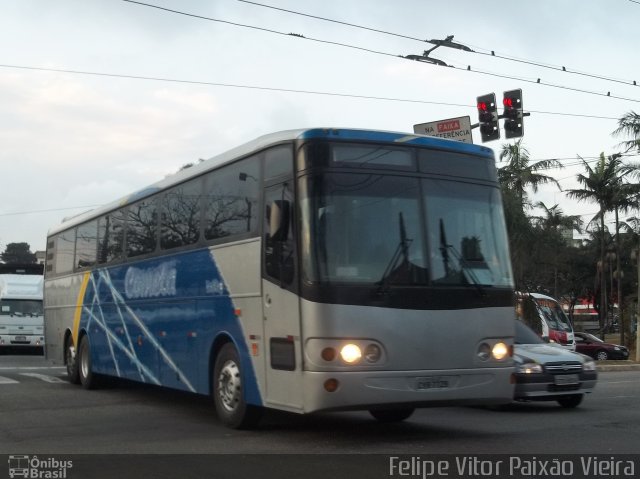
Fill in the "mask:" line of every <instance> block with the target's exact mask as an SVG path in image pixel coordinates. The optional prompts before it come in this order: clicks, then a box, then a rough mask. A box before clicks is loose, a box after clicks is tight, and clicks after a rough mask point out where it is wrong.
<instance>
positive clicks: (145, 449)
mask: <svg viewBox="0 0 640 479" xmlns="http://www.w3.org/2000/svg"><path fill="white" fill-rule="evenodd" d="M64 378H65V371H64V369H63V368H54V367H51V366H49V365H48V364H47V363H46V361H45V360H44V359H43V358H42V357H41V356H22V355H21V356H6V355H5V356H0V411H1V416H0V453H3V454H38V455H40V456H42V455H46V454H49V455H51V454H62V455H64V454H75V455H77V454H101V455H103V454H250V455H255V454H269V455H272V454H341V455H345V454H346V455H362V454H381V455H393V454H398V455H420V456H424V455H437V454H459V455H460V454H462V455H478V454H522V455H527V454H551V455H562V454H582V455H599V456H603V455H609V456H610V455H614V454H615V455H618V454H635V453H637V452H638V450H639V449H638V444H639V438H640V433H639V432H638V431H640V371H621V372H609V371H607V372H601V373H600V375H599V380H598V385H597V387H596V389H595V391H594V392H593V393H592V394H591V395H589V396H587V397H586V399H585V400H584V401H583V403H582V405H581V406H580V407H578V408H577V409H574V410H567V409H563V408H560V407H559V406H558V405H557V404H556V403H555V402H549V403H527V404H513V405H510V406H508V407H506V408H504V409H502V410H492V409H485V408H469V407H467V408H461V407H455V408H453V407H452V408H433V409H422V410H418V411H417V412H416V413H415V414H414V415H413V416H412V417H411V418H410V419H409V420H407V421H405V422H402V423H396V424H380V423H378V422H376V421H375V420H373V419H372V418H371V417H370V416H369V414H368V413H366V412H349V413H331V414H329V413H326V414H317V415H310V416H298V415H292V414H286V413H279V412H270V413H268V414H267V415H266V416H265V418H264V419H263V422H262V424H261V426H260V427H259V428H258V429H256V430H252V431H235V430H230V429H227V428H225V427H224V426H222V425H221V424H220V423H219V421H218V420H217V418H216V416H215V413H214V410H213V406H212V404H211V401H210V399H209V398H207V397H202V396H195V395H190V394H186V393H181V392H175V391H168V390H162V389H159V388H155V387H149V386H145V385H137V384H131V383H118V384H115V385H111V386H109V387H107V388H104V389H99V390H95V391H85V390H83V389H82V388H80V387H79V386H74V385H71V384H69V383H68V382H66V380H65V379H64ZM156 457H157V456H156ZM350 457H353V456H340V458H341V459H340V461H347V462H348V461H349V460H350V459H349V458H350ZM385 460H386V459H385ZM340 461H339V462H340ZM156 462H157V461H156ZM234 462H235V461H234ZM203 467H204V466H203ZM0 473H2V467H1V466H0ZM414 476H415V477H420V476H419V475H417V476H416V475H414ZM68 477H71V476H68ZM96 477H97V476H96ZM185 477H187V476H185ZM188 477H191V476H188ZM193 477H198V476H193ZM211 477H218V476H211ZM219 477H223V476H219ZM234 477H235V476H234ZM238 477H239V476H238ZM260 477H267V476H260ZM268 477H271V476H268ZM274 477H275V476H274ZM340 477H341V476H340ZM387 477H388V474H387Z"/></svg>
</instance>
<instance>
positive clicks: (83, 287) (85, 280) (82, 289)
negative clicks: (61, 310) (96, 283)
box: [71, 271, 91, 345]
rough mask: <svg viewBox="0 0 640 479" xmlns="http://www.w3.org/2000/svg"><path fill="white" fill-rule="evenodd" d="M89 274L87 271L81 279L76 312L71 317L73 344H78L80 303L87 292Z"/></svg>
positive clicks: (80, 314) (80, 315)
mask: <svg viewBox="0 0 640 479" xmlns="http://www.w3.org/2000/svg"><path fill="white" fill-rule="evenodd" d="M90 274H91V273H89V272H88V271H87V272H86V273H85V274H84V277H83V278H82V284H81V285H80V292H79V293H78V299H77V301H76V311H75V313H74V315H73V330H72V331H71V334H72V335H73V344H75V345H77V344H78V334H79V329H80V318H81V317H82V303H83V302H84V294H85V293H86V291H87V285H88V284H89V275H90Z"/></svg>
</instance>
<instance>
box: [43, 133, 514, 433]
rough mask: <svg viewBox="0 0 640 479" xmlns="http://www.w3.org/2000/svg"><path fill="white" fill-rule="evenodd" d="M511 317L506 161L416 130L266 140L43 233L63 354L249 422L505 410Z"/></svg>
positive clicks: (53, 339)
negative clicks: (281, 416)
mask: <svg viewBox="0 0 640 479" xmlns="http://www.w3.org/2000/svg"><path fill="white" fill-rule="evenodd" d="M513 311H514V292H513V280H512V274H511V266H510V260H509V251H508V245H507V236H506V230H505V223H504V215H503V209H502V203H501V195H500V189H499V186H498V182H497V177H496V169H495V163H494V155H493V152H492V150H490V149H488V148H485V147H482V146H476V145H470V144H465V143H459V142H453V141H448V140H442V139H439V138H433V137H427V136H421V135H415V134H409V133H396V132H385V131H369V130H356V129H328V128H317V129H305V130H296V131H285V132H280V133H274V134H270V135H266V136H263V137H260V138H258V139H256V140H254V141H252V142H250V143H247V144H245V145H243V146H241V147H238V148H236V149H233V150H231V151H228V152H226V153H224V154H221V155H219V156H216V157H214V158H211V159H210V160H207V161H204V162H201V163H199V164H197V165H196V166H192V167H190V168H187V169H184V170H182V171H180V172H179V173H177V174H175V175H173V176H170V177H168V178H165V179H164V180H162V181H160V182H158V183H155V184H154V185H152V186H150V187H148V188H145V189H143V190H141V191H138V192H137V193H134V194H132V195H130V196H128V197H126V198H123V199H121V200H119V201H116V202H114V203H112V204H109V205H106V206H104V207H100V208H98V209H95V210H93V211H90V212H88V213H85V214H82V215H79V216H77V217H74V218H72V219H69V220H68V221H65V222H63V223H62V224H60V225H58V226H55V227H54V228H52V229H51V230H50V232H49V236H48V239H47V262H46V268H45V332H46V355H47V358H49V359H51V360H53V361H54V363H58V364H66V368H67V373H68V376H69V379H70V381H71V382H73V383H80V384H81V385H82V386H83V387H84V388H92V387H95V385H96V383H97V382H98V381H99V379H100V378H101V377H102V376H115V377H118V378H126V379H128V380H134V381H141V382H145V383H150V384H154V385H160V386H165V387H168V388H175V389H180V390H185V391H192V392H194V393H199V394H206V395H211V396H212V398H213V402H214V404H215V408H216V411H217V414H218V416H219V417H220V420H221V422H222V423H224V424H225V425H227V426H230V427H235V428H246V427H250V426H253V425H255V424H256V423H257V421H258V419H259V417H260V414H261V412H262V411H263V410H264V408H275V409H280V410H285V411H290V412H295V413H312V412H316V411H340V410H368V411H370V413H371V414H372V415H373V416H374V417H375V418H376V419H378V420H381V421H398V420H403V419H406V418H408V417H409V416H410V415H411V414H412V413H413V411H414V409H415V408H419V407H426V406H450V405H459V404H496V403H505V402H508V401H510V400H511V399H512V397H513V396H512V395H513V385H512V384H511V380H510V379H511V373H512V371H513V366H512V358H511V351H512V345H513V336H514V330H513V328H514V325H513V314H514V313H513Z"/></svg>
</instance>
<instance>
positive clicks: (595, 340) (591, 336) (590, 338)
mask: <svg viewBox="0 0 640 479" xmlns="http://www.w3.org/2000/svg"><path fill="white" fill-rule="evenodd" d="M584 337H585V338H586V339H588V340H589V341H591V342H592V343H604V341H603V340H602V339H600V338H598V337H596V336H594V335H593V334H589V333H585V334H584Z"/></svg>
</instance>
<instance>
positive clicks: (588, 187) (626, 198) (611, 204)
mask: <svg viewBox="0 0 640 479" xmlns="http://www.w3.org/2000/svg"><path fill="white" fill-rule="evenodd" d="M580 159H581V160H582V163H583V166H584V167H585V170H586V173H587V174H586V175H583V174H579V175H578V176H577V180H578V182H579V183H580V184H581V185H582V186H583V188H581V189H572V190H568V191H567V195H568V196H569V197H570V198H575V199H577V200H578V201H593V202H595V203H598V206H599V207H600V209H599V211H598V213H597V214H596V216H595V217H594V218H593V219H592V220H591V221H590V223H591V222H593V221H596V220H599V231H600V234H601V241H600V267H601V268H602V271H601V274H600V294H601V296H600V297H601V299H600V308H599V313H600V327H601V328H604V318H605V314H606V304H607V298H606V288H605V276H604V274H603V270H604V264H605V263H604V260H605V241H606V238H605V234H606V230H605V226H604V216H605V214H606V213H607V212H609V211H615V212H616V237H618V236H619V235H618V234H617V232H618V230H619V221H618V211H620V210H623V211H624V210H626V209H628V208H629V207H630V206H631V205H632V204H633V201H632V199H633V197H634V195H637V190H638V185H634V184H629V183H626V182H625V181H624V178H625V177H626V176H628V175H630V174H637V171H638V170H637V167H635V166H633V165H624V164H623V163H622V160H621V155H620V154H615V155H611V156H609V157H605V156H604V153H601V154H600V158H599V160H598V163H597V164H596V166H595V168H591V166H589V164H588V163H587V162H586V161H585V160H584V159H582V158H580ZM634 191H636V193H633V192H634ZM616 241H617V242H616V245H617V250H618V254H617V257H618V258H619V257H620V254H619V238H617V240H616ZM618 271H620V267H619V266H618ZM619 283H620V281H618V284H619ZM602 334H604V331H603V333H602Z"/></svg>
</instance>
